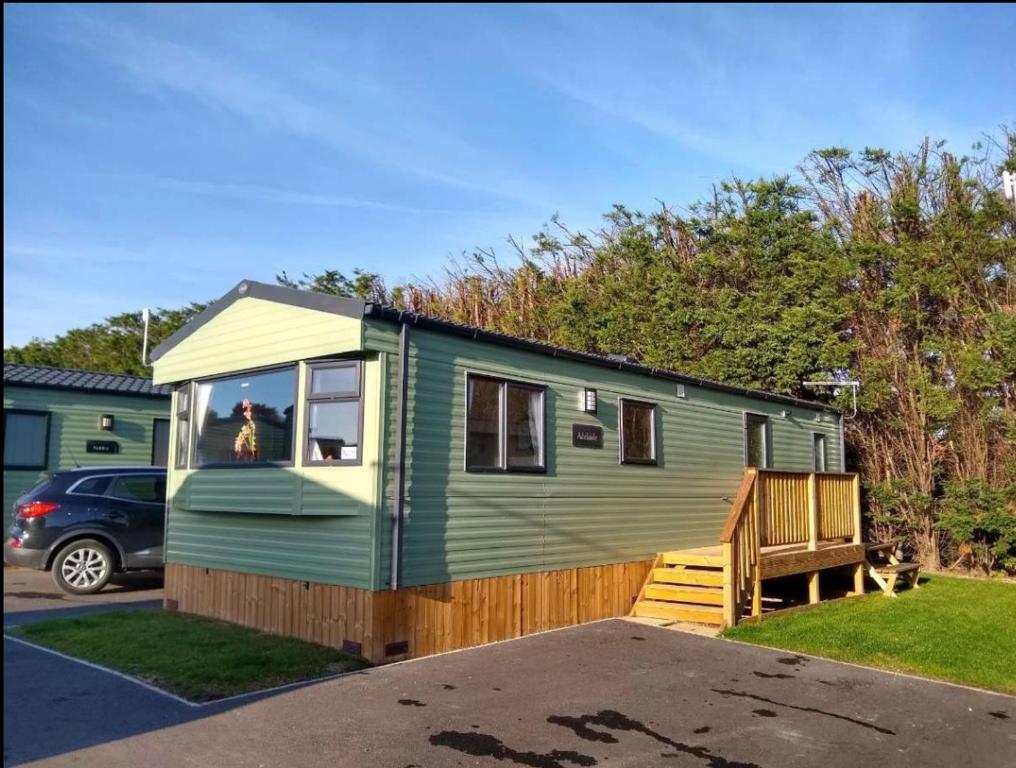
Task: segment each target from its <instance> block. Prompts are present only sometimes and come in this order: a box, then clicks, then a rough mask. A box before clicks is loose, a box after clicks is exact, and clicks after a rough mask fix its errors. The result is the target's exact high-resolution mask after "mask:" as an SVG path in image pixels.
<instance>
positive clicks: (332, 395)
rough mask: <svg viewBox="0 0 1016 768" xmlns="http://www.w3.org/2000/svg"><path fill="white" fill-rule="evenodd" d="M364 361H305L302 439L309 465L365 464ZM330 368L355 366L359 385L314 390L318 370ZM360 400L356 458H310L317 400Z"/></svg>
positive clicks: (351, 465)
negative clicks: (311, 414)
mask: <svg viewBox="0 0 1016 768" xmlns="http://www.w3.org/2000/svg"><path fill="white" fill-rule="evenodd" d="M363 363H364V361H363V360H361V359H359V358H356V359H337V360H315V361H313V362H308V363H305V377H306V381H304V388H303V422H302V425H303V439H302V441H301V446H300V450H301V455H300V458H301V461H302V466H305V467H358V466H361V465H362V464H363V413H364V408H363V392H364V364H363ZM330 368H355V369H356V387H355V389H352V390H348V391H342V390H337V391H335V392H317V393H315V392H312V391H311V389H312V387H313V384H314V371H316V370H327V369H330ZM354 401H355V402H357V403H358V405H357V409H356V458H355V459H331V460H328V459H310V458H308V456H309V455H310V440H311V438H310V407H311V404H313V403H350V402H354Z"/></svg>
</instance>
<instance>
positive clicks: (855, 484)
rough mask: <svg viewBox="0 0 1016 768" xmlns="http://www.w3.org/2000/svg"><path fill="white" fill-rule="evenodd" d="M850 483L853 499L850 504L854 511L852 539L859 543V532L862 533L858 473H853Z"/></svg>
mask: <svg viewBox="0 0 1016 768" xmlns="http://www.w3.org/2000/svg"><path fill="white" fill-rule="evenodd" d="M850 485H851V491H852V493H851V496H852V499H853V501H852V504H853V507H854V508H853V510H852V512H853V513H854V514H853V517H854V538H853V541H854V543H855V544H860V543H861V533H862V531H861V476H860V475H858V474H855V475H854V477H853V478H852V479H851V482H850Z"/></svg>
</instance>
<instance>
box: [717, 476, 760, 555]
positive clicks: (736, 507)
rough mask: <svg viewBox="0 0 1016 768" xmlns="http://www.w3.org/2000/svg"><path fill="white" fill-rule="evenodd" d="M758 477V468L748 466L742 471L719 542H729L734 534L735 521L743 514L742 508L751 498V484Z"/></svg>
mask: <svg viewBox="0 0 1016 768" xmlns="http://www.w3.org/2000/svg"><path fill="white" fill-rule="evenodd" d="M756 477H758V470H757V469H755V468H754V467H749V468H748V469H746V470H745V471H744V477H742V478H741V485H740V486H739V487H738V489H737V496H735V497H734V503H733V504H731V505H730V514H729V515H727V524H726V525H725V526H723V532H722V533H721V534H720V543H721V544H729V543H730V540H731V539H732V538H733V536H734V531H735V530H737V523H738V521H740V519H741V515H743V514H744V510H745V509H746V508H747V506H748V499H749V498H751V493H752V486H754V485H755V478H756Z"/></svg>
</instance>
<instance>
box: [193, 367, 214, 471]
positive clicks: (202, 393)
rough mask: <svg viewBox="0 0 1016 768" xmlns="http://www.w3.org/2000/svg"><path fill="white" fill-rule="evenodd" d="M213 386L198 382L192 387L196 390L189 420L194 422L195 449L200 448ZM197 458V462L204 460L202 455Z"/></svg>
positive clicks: (198, 449)
mask: <svg viewBox="0 0 1016 768" xmlns="http://www.w3.org/2000/svg"><path fill="white" fill-rule="evenodd" d="M213 386H214V385H213V384H198V385H197V386H196V387H195V388H194V389H195V390H196V391H195V393H194V410H193V411H192V415H191V420H192V421H193V422H194V443H195V447H196V448H197V451H200V450H201V433H202V432H204V429H205V417H206V416H207V415H208V405H209V403H211V401H212V387H213ZM197 451H196V453H197ZM197 458H198V463H199V464H200V463H203V462H204V457H202V456H200V455H198V457H197Z"/></svg>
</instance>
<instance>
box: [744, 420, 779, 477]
mask: <svg viewBox="0 0 1016 768" xmlns="http://www.w3.org/2000/svg"><path fill="white" fill-rule="evenodd" d="M741 419H742V423H741V443H742V450H743V453H744V468H745V469H748V468H749V467H751V465H750V464H749V463H748V425H749V424H750V423H751V422H752V421H755V422H761V423H762V443H763V445H762V456H763V458H764V460H765V466H764V467H755V469H772V466H773V438H772V423H771V422H770V419H769V414H768V413H761V412H759V411H744V412H743V413H742V414H741Z"/></svg>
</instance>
